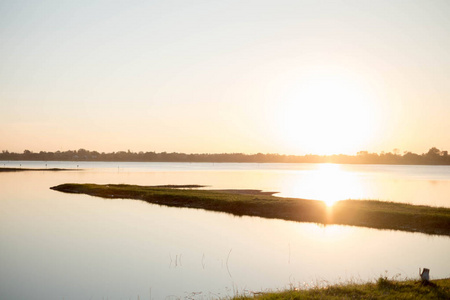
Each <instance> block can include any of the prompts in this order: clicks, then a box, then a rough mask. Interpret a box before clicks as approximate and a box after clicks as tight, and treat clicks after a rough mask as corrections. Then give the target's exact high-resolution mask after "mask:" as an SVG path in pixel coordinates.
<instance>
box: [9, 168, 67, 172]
mask: <svg viewBox="0 0 450 300" xmlns="http://www.w3.org/2000/svg"><path fill="white" fill-rule="evenodd" d="M72 170H74V169H60V168H45V169H43V168H40V169H38V168H3V167H1V168H0V172H24V171H72Z"/></svg>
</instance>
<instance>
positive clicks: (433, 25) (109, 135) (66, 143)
mask: <svg viewBox="0 0 450 300" xmlns="http://www.w3.org/2000/svg"><path fill="white" fill-rule="evenodd" d="M449 16H450V1H448V0H443V1H437V0H422V1H418V0H408V1H406V0H404V1H398V0H378V1H370V0H369V1H364V0H358V1H338V0H336V1H321V0H311V1H302V0H296V1H287V0H276V1H275V0H273V1H269V0H255V1H251V0H249V1H246V0H244V1H243V0H220V1H215V0H209V1H197V0H192V1H186V0H180V1H175V0H166V1H133V0H131V1H91V0H90V1H84V0H79V1H59V0H48V1H39V0H33V1H26V0H13V1H10V0H3V1H1V2H0V150H8V151H13V152H22V151H24V150H25V149H27V150H31V151H35V152H38V151H58V150H59V151H65V150H76V149H80V148H84V149H88V150H92V151H93V150H96V151H100V152H112V151H122V150H125V151H126V150H131V151H134V152H139V151H144V152H145V151H156V152H163V151H167V152H184V153H236V152H238V153H248V154H252V153H259V152H261V153H280V154H295V155H304V154H309V153H312V154H338V153H343V154H356V153H357V152H358V151H369V152H381V151H385V152H390V151H393V149H398V151H400V153H403V151H412V152H414V153H419V154H420V153H424V152H427V151H428V149H429V148H431V147H437V148H439V149H441V150H450V134H449V130H450V55H449V53H450V18H449Z"/></svg>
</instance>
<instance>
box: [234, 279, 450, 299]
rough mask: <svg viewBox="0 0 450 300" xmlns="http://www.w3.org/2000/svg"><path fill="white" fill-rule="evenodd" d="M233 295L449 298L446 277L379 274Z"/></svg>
mask: <svg viewBox="0 0 450 300" xmlns="http://www.w3.org/2000/svg"><path fill="white" fill-rule="evenodd" d="M233 299H234V300H241V299H261V300H275V299H277V300H282V299H290V300H294V299H331V300H333V299H450V279H441V280H433V281H431V282H430V283H429V284H423V283H422V282H420V281H412V280H409V281H395V280H388V279H387V278H385V277H380V278H379V279H378V281H377V282H376V283H364V284H353V283H349V284H339V285H332V286H328V287H325V288H319V287H317V288H312V289H305V290H287V291H284V292H277V293H260V294H255V295H251V296H237V297H234V298H233Z"/></svg>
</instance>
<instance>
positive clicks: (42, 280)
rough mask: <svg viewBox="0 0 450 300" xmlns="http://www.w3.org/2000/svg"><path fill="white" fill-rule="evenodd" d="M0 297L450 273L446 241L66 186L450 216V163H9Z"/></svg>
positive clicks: (199, 294)
mask: <svg viewBox="0 0 450 300" xmlns="http://www.w3.org/2000/svg"><path fill="white" fill-rule="evenodd" d="M3 164H4V166H7V167H33V168H45V167H48V168H53V167H59V168H74V169H77V168H78V169H79V170H77V171H61V172H43V171H33V172H14V173H0V299H138V298H139V299H184V298H186V299H191V298H195V299H211V298H213V299H215V298H218V297H225V296H232V295H234V294H236V293H243V292H247V293H250V292H259V291H266V290H268V289H271V290H276V289H283V288H289V287H304V286H311V285H316V284H326V283H333V282H346V281H350V280H353V281H366V280H375V279H376V278H378V277H379V276H380V275H383V276H384V275H386V274H387V276H388V277H393V276H397V274H399V275H398V276H399V279H402V278H405V277H412V278H416V277H417V276H418V275H417V274H418V268H419V267H422V268H423V267H427V268H430V269H431V273H430V275H431V277H432V279H433V278H444V277H450V255H449V253H450V238H448V237H440V236H430V235H425V234H420V233H405V232H398V231H387V230H374V229H366V228H357V227H350V226H326V227H324V226H319V225H316V224H311V223H295V222H288V221H282V220H268V219H262V218H256V217H235V216H231V215H228V214H224V213H214V212H206V211H203V210H196V209H184V208H169V207H163V206H158V205H152V204H147V203H144V202H141V201H135V200H105V199H101V198H96V197H90V196H87V195H76V194H64V193H60V192H56V191H53V190H50V189H49V187H51V186H54V185H58V184H61V183H67V182H80V183H83V182H92V183H130V184H142V185H156V184H203V185H208V187H209V188H218V189H222V188H238V189H241V188H242V189H244V188H245V189H246V188H252V189H261V190H264V191H278V192H280V193H279V194H278V195H281V196H288V197H299V198H308V199H321V200H325V201H327V202H328V203H330V205H331V204H332V202H333V201H336V200H340V199H347V198H354V199H379V200H385V201H396V202H406V203H412V204H425V205H433V206H444V207H450V199H449V195H450V167H448V166H389V165H332V164H225V163H220V164H217V163H216V164H202V163H102V162H89V163H88V162H1V165H3Z"/></svg>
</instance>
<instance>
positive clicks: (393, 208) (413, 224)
mask: <svg viewBox="0 0 450 300" xmlns="http://www.w3.org/2000/svg"><path fill="white" fill-rule="evenodd" d="M196 187H198V186H196ZM50 189H52V190H56V191H60V192H65V193H78V194H87V195H91V196H96V197H102V198H107V199H135V200H141V201H145V202H148V203H153V204H158V205H165V206H173V207H186V208H197V209H204V210H210V211H216V212H224V213H230V214H233V215H236V216H244V215H245V216H256V217H263V218H269V219H281V220H287V221H296V222H310V223H318V224H323V225H350V226H359V227H368V228H375V229H388V230H400V231H407V232H420V233H425V234H430V235H445V236H450V208H443V207H431V206H416V205H410V204H402V203H394V202H382V201H373V200H343V201H339V202H337V203H335V204H334V205H333V206H331V207H328V206H327V205H326V204H325V203H324V202H323V201H318V200H307V199H297V198H283V197H276V196H273V195H272V193H271V192H269V193H268V192H261V191H258V190H244V191H247V193H242V190H199V189H197V188H189V189H181V188H179V186H170V187H167V186H166V187H164V186H163V187H161V186H137V185H125V184H116V185H113V184H109V185H97V184H72V183H70V184H62V185H58V186H54V187H51V188H50ZM239 191H240V192H239Z"/></svg>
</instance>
